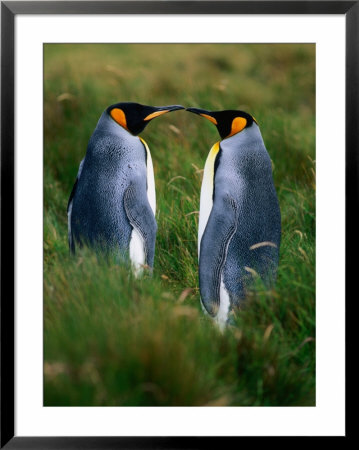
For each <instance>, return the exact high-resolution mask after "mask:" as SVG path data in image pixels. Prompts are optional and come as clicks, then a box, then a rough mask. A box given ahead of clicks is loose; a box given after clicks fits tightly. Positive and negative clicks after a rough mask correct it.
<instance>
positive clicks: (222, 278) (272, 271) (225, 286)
mask: <svg viewBox="0 0 359 450" xmlns="http://www.w3.org/2000/svg"><path fill="white" fill-rule="evenodd" d="M187 110H188V111H190V112H193V113H195V114H198V115H201V116H203V117H205V118H207V119H208V120H210V121H211V122H212V123H213V124H214V125H216V127H217V129H218V132H219V134H220V136H221V138H222V141H220V142H217V143H216V144H214V146H213V147H212V149H211V151H210V153H209V155H208V158H207V161H206V164H205V169H204V175H203V181H202V188H201V199H200V216H199V227H198V255H199V256H198V257H199V284H200V294H201V303H202V306H203V307H204V309H205V310H206V312H207V313H208V314H209V315H210V316H212V317H213V318H215V320H216V321H217V322H218V323H219V324H220V325H222V326H224V324H225V323H226V322H227V321H228V317H229V313H230V311H231V309H232V308H233V306H238V305H239V304H240V303H241V301H242V300H243V299H244V298H245V296H246V292H247V290H248V288H249V287H250V286H251V284H252V283H253V281H254V279H255V278H256V276H259V277H260V278H261V279H262V280H263V282H264V283H265V284H266V285H267V286H272V285H273V283H274V281H275V278H276V271H277V266H278V261H279V246H280V238H281V218H280V209H279V203H278V199H277V195H276V191H275V187H274V183H273V176H272V164H271V160H270V157H269V155H268V152H267V150H266V148H265V145H264V142H263V138H262V135H261V132H260V130H259V126H258V124H257V122H256V120H255V119H254V118H253V117H252V116H251V115H250V114H247V113H246V112H244V111H235V110H227V111H207V110H203V109H198V108H188V109H187Z"/></svg>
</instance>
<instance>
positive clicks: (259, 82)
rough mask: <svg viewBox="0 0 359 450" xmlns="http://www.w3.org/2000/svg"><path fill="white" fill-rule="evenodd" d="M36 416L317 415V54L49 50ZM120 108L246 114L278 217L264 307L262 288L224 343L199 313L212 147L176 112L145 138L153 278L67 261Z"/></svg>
mask: <svg viewBox="0 0 359 450" xmlns="http://www.w3.org/2000/svg"><path fill="white" fill-rule="evenodd" d="M44 76H45V86H44V111H45V116H44V117H45V121H44V130H45V146H44V206H45V208H44V374H45V392H44V404H45V405H46V406H54V405H66V406H70V405H72V406H76V405H78V406H80V405H81V406H82V405H83V406H85V405H98V406H106V405H108V406H114V405H117V406H126V405H131V406H136V405H141V406H142V405H148V406H162V405H163V406H180V405H184V406H191V405H193V406H197V405H223V406H237V405H239V406H260V405H263V406H295V405H314V404H315V47H314V46H313V45H235V44H228V45H218V44H217V45H209V44H204V45H194V44H192V45H191V44H188V45H187V44H186V45H177V44H175V45H148V44H147V45H137V44H136V45H134V44H130V45H117V44H111V45H84V44H80V45H67V44H66V45H55V44H50V45H45V72H44ZM118 101H137V102H140V103H144V104H150V105H151V104H152V105H166V104H174V103H180V104H183V105H184V106H186V107H188V106H197V107H202V108H206V109H244V110H246V111H248V112H249V113H251V114H253V115H254V116H255V117H256V119H257V120H258V122H259V124H260V127H261V130H262V134H263V138H264V141H265V143H266V146H267V149H268V152H269V154H270V156H271V158H272V161H273V165H274V173H273V175H274V180H275V185H276V189H277V193H278V197H279V202H280V206H281V214H282V244H281V258H280V266H279V273H278V281H277V284H276V289H275V291H271V292H267V291H265V290H263V289H262V287H261V286H258V288H257V290H256V291H254V292H253V293H252V295H251V296H250V298H249V300H248V302H247V303H246V305H245V307H243V308H242V309H241V310H240V311H237V312H236V315H235V317H234V320H235V326H233V327H229V328H227V329H226V330H225V332H224V333H223V334H221V333H220V332H219V330H218V329H217V328H216V327H215V326H214V324H213V322H212V321H211V320H210V319H209V318H207V317H205V316H204V315H203V313H202V311H201V308H200V304H199V290H198V274H197V267H198V266H197V225H198V210H199V192H200V186H201V178H202V169H203V166H204V162H205V159H206V157H207V154H208V152H209V149H210V148H211V146H212V145H213V143H214V142H216V141H218V140H219V136H218V133H217V130H216V128H215V127H214V126H213V125H212V124H210V123H209V122H207V121H205V120H203V119H201V118H199V117H197V116H194V115H193V114H189V113H187V112H185V111H177V112H175V113H171V114H168V115H166V116H163V117H161V118H159V119H156V120H154V121H153V122H151V124H149V125H148V127H147V128H146V129H145V130H144V132H143V133H142V134H141V135H142V137H143V138H144V139H145V140H146V141H147V143H148V144H149V147H150V149H151V153H152V159H153V163H154V170H155V177H156V192H157V214H156V218H157V222H158V234H157V243H156V257H155V267H154V274H153V277H152V278H149V277H148V276H145V277H144V278H143V279H140V280H136V279H134V278H133V277H132V275H131V274H129V273H128V272H127V270H126V269H125V268H124V267H119V266H117V265H116V264H112V263H111V262H109V261H102V260H99V259H98V258H97V257H96V256H94V255H93V254H92V253H91V252H90V251H89V250H86V249H85V250H83V251H81V252H80V254H79V255H77V256H76V258H72V257H70V256H69V252H68V244H67V215H66V206H67V200H68V197H69V195H70V192H71V189H72V185H73V183H74V180H75V177H76V174H77V170H78V166H79V163H80V161H81V159H82V158H83V156H84V154H85V151H86V146H87V142H88V140H89V138H90V136H91V133H92V131H93V130H94V128H95V126H96V123H97V120H98V118H99V116H100V115H101V113H102V111H103V110H104V109H105V108H106V107H107V106H108V105H110V104H112V103H116V102H118Z"/></svg>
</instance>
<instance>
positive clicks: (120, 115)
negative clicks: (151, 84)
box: [106, 102, 185, 136]
mask: <svg viewBox="0 0 359 450" xmlns="http://www.w3.org/2000/svg"><path fill="white" fill-rule="evenodd" d="M178 109H185V108H184V107H183V106H181V105H169V106H147V105H141V104H140V103H133V102H122V103H116V104H114V105H111V106H109V107H108V108H107V109H106V112H107V113H108V114H109V115H110V116H111V117H112V119H113V120H114V121H115V122H117V123H118V124H119V125H121V126H122V127H123V128H125V129H126V130H127V131H129V132H130V133H132V134H134V135H135V136H136V135H138V134H139V133H141V131H142V130H143V129H144V128H145V127H146V125H147V124H148V123H149V122H150V121H151V120H152V119H154V118H155V117H158V116H161V115H162V114H165V113H167V112H170V111H176V110H178Z"/></svg>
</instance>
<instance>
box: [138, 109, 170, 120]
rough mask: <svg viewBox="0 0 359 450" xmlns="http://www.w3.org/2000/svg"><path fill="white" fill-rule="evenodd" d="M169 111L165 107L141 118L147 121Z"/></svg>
mask: <svg viewBox="0 0 359 450" xmlns="http://www.w3.org/2000/svg"><path fill="white" fill-rule="evenodd" d="M169 111H170V110H169V109H165V110H164V111H155V112H153V113H151V114H149V115H148V116H146V117H145V118H144V119H143V120H144V121H147V120H151V119H154V118H155V117H158V116H161V115H162V114H166V113H168V112H169Z"/></svg>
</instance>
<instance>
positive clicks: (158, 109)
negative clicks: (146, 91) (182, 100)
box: [143, 105, 186, 122]
mask: <svg viewBox="0 0 359 450" xmlns="http://www.w3.org/2000/svg"><path fill="white" fill-rule="evenodd" d="M154 109H155V111H154V112H152V113H151V114H148V116H146V117H145V118H144V119H143V120H144V121H145V122H147V121H148V120H152V119H154V118H155V117H158V116H161V115H162V114H166V113H168V112H171V111H177V110H179V109H186V108H185V107H184V106H182V105H169V106H155V107H154Z"/></svg>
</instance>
